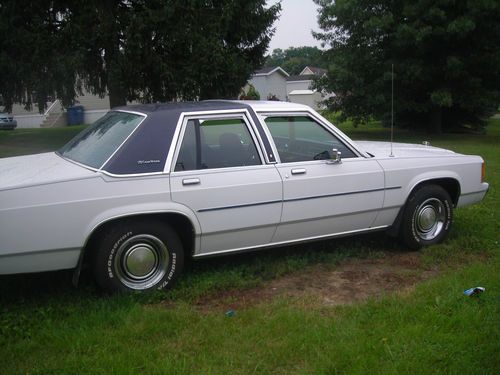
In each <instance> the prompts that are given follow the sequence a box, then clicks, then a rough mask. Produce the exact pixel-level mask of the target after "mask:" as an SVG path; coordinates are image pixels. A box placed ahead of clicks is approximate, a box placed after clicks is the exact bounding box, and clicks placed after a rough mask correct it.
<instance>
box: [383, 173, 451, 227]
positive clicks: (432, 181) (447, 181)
mask: <svg viewBox="0 0 500 375" xmlns="http://www.w3.org/2000/svg"><path fill="white" fill-rule="evenodd" d="M424 185H438V186H441V187H442V188H443V189H444V190H445V191H446V192H447V193H448V194H449V195H450V198H451V200H452V202H453V207H456V206H457V204H458V199H459V198H460V192H461V188H460V182H459V180H458V179H457V178H454V177H439V178H428V179H425V180H420V181H418V182H416V183H415V184H414V185H413V186H412V188H411V189H410V190H409V193H408V194H407V196H406V200H405V203H404V204H403V205H402V206H401V208H400V209H399V212H398V215H397V216H396V220H394V223H393V224H392V226H391V228H390V229H389V230H388V231H387V233H389V234H390V235H391V236H397V235H398V233H399V228H400V226H401V220H402V219H403V212H404V210H405V207H406V205H407V204H408V200H409V199H410V197H411V196H412V194H413V193H414V192H415V191H417V190H418V189H420V188H421V187H422V186H424Z"/></svg>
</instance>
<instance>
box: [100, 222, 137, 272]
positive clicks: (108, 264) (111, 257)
mask: <svg viewBox="0 0 500 375" xmlns="http://www.w3.org/2000/svg"><path fill="white" fill-rule="evenodd" d="M132 235H133V233H132V232H127V233H125V234H124V235H123V236H121V237H120V238H118V240H117V241H116V242H115V243H114V244H113V247H112V248H111V251H110V252H109V256H108V260H107V262H106V267H107V275H108V277H109V278H110V279H113V278H115V274H114V267H113V265H114V258H115V255H116V251H117V250H118V249H119V248H120V246H121V245H122V244H123V242H125V240H127V239H128V238H130V237H131V236H132Z"/></svg>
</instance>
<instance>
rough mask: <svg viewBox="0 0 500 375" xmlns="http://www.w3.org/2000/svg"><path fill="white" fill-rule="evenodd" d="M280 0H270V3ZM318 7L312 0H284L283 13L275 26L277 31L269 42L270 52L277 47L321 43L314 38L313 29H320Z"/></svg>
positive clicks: (317, 44)
mask: <svg viewBox="0 0 500 375" xmlns="http://www.w3.org/2000/svg"><path fill="white" fill-rule="evenodd" d="M277 2H278V0H268V2H267V3H268V4H269V5H272V4H275V3H277ZM317 16H318V7H317V6H316V4H314V2H313V1H312V0H282V2H281V15H280V18H279V20H278V21H276V22H275V24H274V27H275V28H276V32H275V34H274V36H273V38H272V39H271V43H270V44H269V51H268V52H269V53H271V52H272V51H273V49H275V48H281V49H287V48H288V47H302V46H317V47H320V48H321V43H320V42H319V41H318V40H316V39H314V38H313V36H312V34H311V30H314V31H320V30H319V27H318V21H317Z"/></svg>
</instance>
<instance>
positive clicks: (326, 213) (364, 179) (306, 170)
mask: <svg viewBox="0 0 500 375" xmlns="http://www.w3.org/2000/svg"><path fill="white" fill-rule="evenodd" d="M277 168H278V170H279V171H280V174H281V177H282V179H283V181H284V183H283V189H284V196H283V200H284V204H283V215H282V218H281V224H280V225H279V227H278V230H277V232H276V235H275V237H274V239H273V241H275V242H282V241H293V240H297V238H304V237H319V236H325V235H328V234H332V233H340V232H345V231H352V230H361V229H367V228H370V227H371V225H372V223H373V221H374V220H375V218H376V216H377V213H378V212H379V210H380V209H381V208H382V205H383V201H384V173H383V171H382V168H380V166H379V165H378V163H377V162H376V161H374V160H365V159H364V158H354V159H346V160H345V161H344V162H343V163H341V164H327V163H325V161H321V160H319V161H311V162H300V163H286V164H280V165H277ZM297 171H298V172H299V173H298V174H294V172H295V173H296V172H297ZM361 186H362V187H361Z"/></svg>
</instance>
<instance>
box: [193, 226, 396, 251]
mask: <svg viewBox="0 0 500 375" xmlns="http://www.w3.org/2000/svg"><path fill="white" fill-rule="evenodd" d="M386 228H389V225H383V226H379V227H374V228H368V229H361V230H352V231H346V232H341V233H334V234H326V235H323V236H316V237H307V238H300V239H297V240H292V241H283V242H275V243H270V244H267V245H261V246H249V247H242V248H238V249H231V250H225V251H215V252H211V253H203V254H198V255H196V254H195V255H193V258H208V257H212V256H217V255H226V254H232V253H240V252H244V251H253V250H260V249H268V248H272V247H280V246H287V245H290V244H297V243H302V242H309V241H316V240H323V239H328V238H335V237H343V236H349V235H351V234H359V233H368V232H375V231H380V230H383V229H386Z"/></svg>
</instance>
